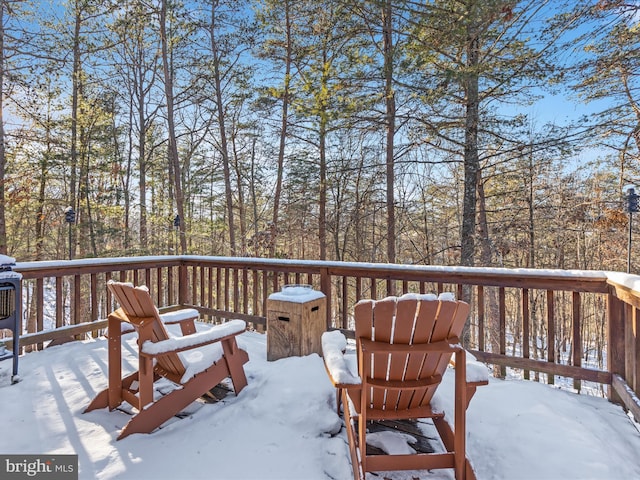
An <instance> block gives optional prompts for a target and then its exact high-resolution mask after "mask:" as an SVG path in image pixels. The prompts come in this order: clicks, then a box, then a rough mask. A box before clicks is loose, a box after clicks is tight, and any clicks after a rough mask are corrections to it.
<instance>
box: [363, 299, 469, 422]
mask: <svg viewBox="0 0 640 480" xmlns="http://www.w3.org/2000/svg"><path fill="white" fill-rule="evenodd" d="M468 314H469V305H468V304H466V303H465V302H461V301H452V300H436V299H427V298H418V297H416V296H411V295H407V296H403V297H389V298H385V299H383V300H379V301H372V300H368V301H362V302H359V303H358V304H357V305H356V307H355V323H356V341H358V339H360V338H366V339H371V340H373V341H376V342H385V343H393V344H406V345H411V344H426V343H433V342H439V341H442V340H446V339H453V338H456V337H459V336H460V334H461V333H462V328H463V327H464V323H465V321H466V319H467V316H468ZM358 348H360V347H359V344H358ZM450 356H451V355H450V354H445V353H438V352H432V353H428V354H424V353H410V354H408V353H407V354H405V353H403V354H393V355H390V354H387V353H372V354H367V355H365V356H363V359H362V364H361V365H359V369H360V375H361V376H362V378H363V381H365V384H366V378H372V379H377V380H387V381H403V380H424V379H425V378H428V377H434V376H435V377H437V376H438V375H440V376H441V375H442V374H443V373H444V370H445V369H446V367H447V364H448V361H449V358H450ZM437 387H438V383H436V384H433V385H429V386H425V387H418V388H407V389H400V390H398V389H385V388H381V387H373V386H367V388H366V389H365V390H366V391H363V395H365V396H366V402H367V404H368V405H369V406H370V408H374V409H380V410H396V409H403V410H404V409H407V408H417V407H420V406H424V405H427V404H428V403H429V402H430V401H431V399H432V397H433V395H434V393H435V391H436V389H437Z"/></svg>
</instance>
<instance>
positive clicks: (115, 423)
mask: <svg viewBox="0 0 640 480" xmlns="http://www.w3.org/2000/svg"><path fill="white" fill-rule="evenodd" d="M125 338H126V343H125V350H126V356H125V371H127V370H128V371H131V370H133V369H134V368H135V353H136V346H135V336H134V335H128V336H127V337H125ZM239 343H240V346H241V347H242V348H245V349H246V350H247V351H248V352H249V357H250V362H249V363H248V364H246V365H245V369H246V372H247V377H248V381H249V384H248V386H247V387H246V388H245V389H244V390H243V391H242V392H241V393H240V395H239V396H238V397H235V396H234V395H233V394H230V395H229V396H227V397H226V398H225V399H224V400H223V401H221V402H218V403H215V404H209V403H207V404H198V405H197V406H198V407H199V408H193V409H192V410H191V414H190V415H188V416H187V417H186V418H182V419H177V418H176V419H173V420H171V421H170V422H168V423H167V424H165V425H164V426H163V428H161V429H159V430H157V431H155V432H154V433H152V434H150V435H141V434H136V435H131V436H129V437H127V438H125V439H123V440H121V441H116V437H117V435H118V433H119V430H120V428H122V426H123V425H124V424H125V423H126V422H127V420H128V415H127V414H125V413H123V412H120V411H114V412H109V411H108V410H106V409H105V410H98V411H92V412H89V413H83V410H84V408H85V407H86V406H87V405H88V403H89V401H90V400H91V399H92V398H93V397H94V395H95V394H96V393H97V392H98V391H100V390H102V389H103V388H105V387H106V384H107V341H106V339H97V340H91V341H85V342H76V343H73V344H66V345H62V346H58V347H52V348H49V349H47V350H45V351H42V352H37V353H31V354H27V355H24V356H23V357H21V358H20V376H21V378H22V381H21V382H20V383H18V384H16V385H11V384H10V376H11V361H6V362H2V363H0V405H1V407H0V428H1V429H2V435H0V454H13V453H16V454H43V453H50V454H77V455H78V456H79V476H80V478H81V479H87V480H89V479H94V478H95V479H102V480H105V479H150V480H162V479H167V480H173V479H176V480H190V479H200V478H202V479H204V478H207V479H216V480H226V479H243V480H244V479H246V480H254V479H255V480H269V479H273V480H285V479H295V480H307V479H309V480H314V479H322V480H328V479H337V480H342V479H345V480H348V479H350V478H352V473H351V466H350V463H349V455H348V448H347V443H346V433H345V430H344V428H342V429H341V428H340V427H341V420H340V418H339V417H338V416H337V415H336V413H335V410H334V405H335V403H334V400H335V397H334V391H333V388H332V386H331V384H330V383H329V381H328V379H327V375H326V373H325V370H324V366H323V363H322V360H321V358H320V357H319V356H317V355H311V356H307V357H302V358H301V357H293V358H287V359H282V360H278V361H275V362H267V361H266V339H265V336H264V335H262V334H259V333H255V332H247V333H245V334H243V335H242V336H241V337H240V338H239ZM452 385H453V373H452V372H448V374H447V375H446V376H445V380H444V383H443V385H442V387H441V388H440V390H439V396H440V398H439V401H440V402H442V404H443V405H445V406H449V407H450V406H451V405H452V398H451V392H452ZM636 427H637V425H635V424H634V423H633V422H632V421H631V420H630V419H629V418H628V416H627V415H626V414H625V413H624V412H623V411H622V409H621V408H620V407H618V406H615V405H612V404H610V403H609V402H607V401H606V400H605V399H602V398H595V397H590V396H586V395H576V394H574V393H570V392H566V391H561V390H558V389H555V388H552V387H549V386H546V385H542V384H536V383H533V382H522V381H513V380H508V381H502V380H495V379H491V380H490V384H489V385H488V386H485V387H482V388H479V389H478V392H477V394H476V396H475V397H474V399H473V400H472V402H471V405H470V407H469V410H468V439H469V440H468V445H469V447H468V448H469V452H468V454H469V457H470V459H471V462H472V464H473V465H474V468H475V471H476V474H477V476H478V479H481V480H489V479H507V480H511V479H536V480H540V479H558V480H566V479H581V480H583V479H612V480H613V479H633V478H640V455H639V452H640V434H639V433H638V430H637V428H636ZM384 476H385V477H387V478H391V479H394V480H399V479H403V480H404V479H412V478H421V479H424V478H426V479H450V478H453V475H452V473H451V472H448V471H439V472H432V473H429V472H405V473H399V472H393V473H389V474H385V475H384ZM369 478H371V479H375V478H378V479H382V478H383V477H382V476H378V477H375V476H373V475H369Z"/></svg>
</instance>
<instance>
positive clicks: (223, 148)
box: [209, 2, 237, 256]
mask: <svg viewBox="0 0 640 480" xmlns="http://www.w3.org/2000/svg"><path fill="white" fill-rule="evenodd" d="M216 5H217V2H212V4H211V24H210V26H209V28H210V38H211V53H212V55H213V75H214V79H213V80H214V83H215V91H216V100H215V104H216V113H217V120H218V129H219V135H220V155H221V156H222V170H223V173H224V192H225V199H226V205H227V215H228V219H229V248H230V249H231V256H236V254H237V245H236V226H235V215H234V210H233V190H232V188H231V167H230V160H229V146H228V143H227V131H226V126H225V106H224V101H223V99H222V76H221V73H220V61H221V59H220V50H219V48H218V44H217V42H216V32H215V21H216Z"/></svg>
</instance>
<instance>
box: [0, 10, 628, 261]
mask: <svg viewBox="0 0 640 480" xmlns="http://www.w3.org/2000/svg"><path fill="white" fill-rule="evenodd" d="M0 25H1V30H0V54H1V55H2V59H1V62H0V65H1V68H0V88H1V91H2V96H1V97H0V99H1V101H0V125H1V126H2V128H0V253H7V254H9V255H11V256H13V257H15V258H16V259H17V260H18V261H30V260H51V259H64V258H68V257H69V256H72V257H74V258H79V257H97V256H102V257H104V256H123V255H158V254H163V255H164V254H173V253H190V254H202V255H242V256H262V257H281V258H308V259H330V260H344V261H365V262H397V263H411V264H413V263H418V264H442V265H483V266H504V267H534V268H571V269H574V268H577V269H608V270H623V271H624V270H625V269H626V263H627V240H628V235H629V232H628V225H629V216H628V214H627V213H626V212H625V211H624V201H623V200H624V188H625V186H627V185H634V184H636V183H638V184H640V165H639V163H638V160H639V151H640V150H639V147H640V54H639V52H638V48H639V47H640V6H639V4H638V3H637V2H635V1H631V0H627V1H625V0H597V1H596V0H589V1H581V0H566V1H565V0H524V1H515V0H509V1H507V0H423V1H415V0H182V1H175V0H66V1H62V0H59V1H56V0H53V1H51V2H45V1H40V0H24V1H22V0H0ZM68 207H71V208H72V209H73V210H74V212H75V213H76V215H75V218H74V219H73V222H72V223H68V222H67V221H66V219H67V218H68V217H65V209H67V208H68ZM637 223H640V222H637ZM638 233H640V227H639V228H638V232H636V235H637V234H638ZM638 240H640V238H639V239H638ZM634 248H637V249H638V251H640V245H638V247H635V245H634ZM639 269H640V261H637V262H635V263H634V264H633V265H632V271H636V270H639Z"/></svg>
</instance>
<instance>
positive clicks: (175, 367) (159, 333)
mask: <svg viewBox="0 0 640 480" xmlns="http://www.w3.org/2000/svg"><path fill="white" fill-rule="evenodd" d="M107 287H108V288H109V290H111V292H112V293H113V296H114V297H116V300H117V301H118V303H119V304H120V308H121V309H122V311H123V312H124V314H125V315H126V316H127V317H128V318H127V320H128V321H129V322H130V323H131V324H132V325H133V326H134V327H135V328H136V331H137V332H138V335H139V342H140V344H142V343H144V342H145V341H147V340H151V341H152V342H154V343H155V342H158V341H161V340H167V339H169V333H168V332H167V329H166V328H165V326H164V323H162V320H161V319H160V314H159V313H158V309H157V308H156V306H155V304H154V303H153V300H152V299H151V295H149V291H148V290H147V289H146V288H142V287H134V286H133V285H132V284H131V283H122V282H115V281H112V280H110V281H109V282H108V283H107ZM149 318H153V324H152V329H151V338H143V335H142V331H141V329H140V328H139V324H140V322H139V321H138V320H137V319H149ZM156 368H157V369H160V370H161V371H162V374H163V375H165V376H166V377H167V378H169V379H171V380H172V381H174V382H178V383H179V381H180V378H181V377H182V376H183V375H184V372H185V367H184V364H183V363H182V360H180V357H179V356H178V354H177V353H168V354H166V355H162V356H159V357H157V363H156Z"/></svg>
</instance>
